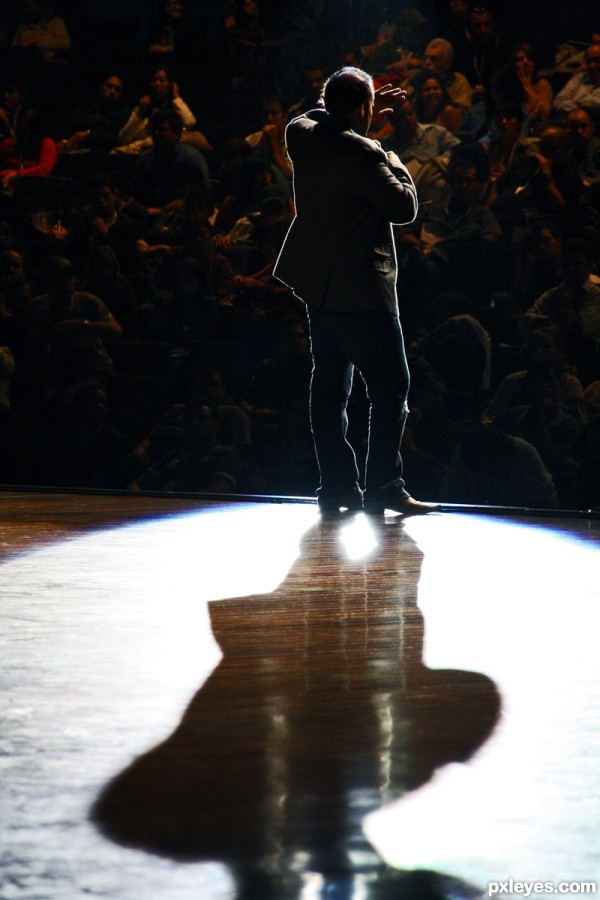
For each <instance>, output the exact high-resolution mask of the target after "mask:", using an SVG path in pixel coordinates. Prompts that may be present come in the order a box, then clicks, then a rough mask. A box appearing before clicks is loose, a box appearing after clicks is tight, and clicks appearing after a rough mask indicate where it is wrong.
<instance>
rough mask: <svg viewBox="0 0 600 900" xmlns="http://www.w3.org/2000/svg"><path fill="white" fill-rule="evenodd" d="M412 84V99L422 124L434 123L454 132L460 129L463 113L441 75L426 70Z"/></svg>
mask: <svg viewBox="0 0 600 900" xmlns="http://www.w3.org/2000/svg"><path fill="white" fill-rule="evenodd" d="M412 85H413V87H414V93H413V95H412V97H411V99H412V102H413V105H414V108H415V112H416V114H417V119H418V121H419V122H421V124H429V123H433V124H434V125H440V126H442V127H443V128H446V129H447V130H448V131H451V132H453V133H454V132H456V131H460V126H461V122H462V120H463V113H462V112H460V110H458V109H457V107H456V106H454V104H453V103H451V101H450V97H449V96H448V92H447V90H446V87H445V85H444V83H443V81H442V79H441V78H440V76H439V75H436V74H435V73H434V72H424V73H423V74H421V76H419V77H418V78H415V79H414V80H413V81H412ZM401 108H402V107H400V109H401Z"/></svg>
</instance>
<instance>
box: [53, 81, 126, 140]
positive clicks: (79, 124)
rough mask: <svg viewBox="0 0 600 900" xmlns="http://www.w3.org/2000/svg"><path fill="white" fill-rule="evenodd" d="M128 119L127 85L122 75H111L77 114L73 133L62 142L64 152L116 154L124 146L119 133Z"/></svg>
mask: <svg viewBox="0 0 600 900" xmlns="http://www.w3.org/2000/svg"><path fill="white" fill-rule="evenodd" d="M127 115H128V114H127V108H126V106H125V104H124V99H123V81H122V80H121V78H120V76H119V75H110V74H109V75H107V76H106V78H104V79H103V80H102V82H101V83H100V85H99V87H98V89H97V91H95V92H94V94H93V95H92V97H90V98H89V99H87V100H86V101H84V103H82V105H81V106H79V108H78V109H76V110H75V113H74V115H73V121H72V124H73V129H74V130H73V133H72V134H71V135H70V136H69V137H68V138H65V140H63V141H62V142H61V144H60V149H61V150H63V151H70V150H77V149H81V148H85V149H89V150H112V149H113V148H114V147H116V146H117V145H118V144H119V143H120V139H119V131H120V130H121V128H122V127H123V126H124V124H125V122H126V121H127Z"/></svg>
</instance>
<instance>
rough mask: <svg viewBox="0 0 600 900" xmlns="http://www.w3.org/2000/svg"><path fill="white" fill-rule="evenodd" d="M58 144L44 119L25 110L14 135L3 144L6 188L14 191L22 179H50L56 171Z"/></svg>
mask: <svg viewBox="0 0 600 900" xmlns="http://www.w3.org/2000/svg"><path fill="white" fill-rule="evenodd" d="M57 160H58V153H57V149H56V143H55V141H54V140H53V138H51V137H49V136H48V134H47V132H46V128H45V123H44V119H43V116H42V114H41V113H40V112H38V111H37V110H34V109H27V110H25V111H24V112H23V113H22V114H21V115H20V116H19V118H18V119H17V123H16V127H15V136H14V137H12V138H6V139H5V140H4V141H2V143H0V179H1V180H2V184H3V185H4V187H5V189H13V190H14V188H15V187H16V186H17V183H18V181H19V179H20V178H22V177H23V176H38V177H48V176H49V175H52V173H53V172H54V170H55V168H56V163H57Z"/></svg>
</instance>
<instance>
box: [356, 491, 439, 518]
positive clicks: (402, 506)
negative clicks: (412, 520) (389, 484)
mask: <svg viewBox="0 0 600 900" xmlns="http://www.w3.org/2000/svg"><path fill="white" fill-rule="evenodd" d="M440 508H441V504H440V503H425V502H424V501H423V500H415V498H414V497H410V496H406V497H402V498H401V499H399V500H392V501H390V502H389V503H386V504H385V506H383V507H382V506H369V505H368V504H365V512H367V513H371V514H372V515H381V514H382V513H384V512H385V510H386V509H389V510H391V511H392V512H398V513H402V515H403V516H424V515H426V514H427V513H430V512H435V511H436V510H437V509H440Z"/></svg>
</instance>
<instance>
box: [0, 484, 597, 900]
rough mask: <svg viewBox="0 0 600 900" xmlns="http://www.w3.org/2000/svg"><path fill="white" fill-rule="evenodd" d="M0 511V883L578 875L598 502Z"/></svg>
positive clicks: (24, 502) (6, 889) (108, 499)
mask: <svg viewBox="0 0 600 900" xmlns="http://www.w3.org/2000/svg"><path fill="white" fill-rule="evenodd" d="M0 503H1V505H2V512H3V515H2V519H1V523H0V563H1V566H2V569H1V573H0V576H1V577H0V688H1V690H0V721H1V730H0V835H1V841H0V897H1V898H2V900H10V898H28V900H29V898H31V900H33V898H35V900H51V898H57V900H71V898H80V897H81V898H83V897H94V898H117V900H123V898H127V900H162V898H165V900H171V898H173V900H180V898H184V900H185V898H195V900H234V898H235V900H238V898H252V900H313V898H314V900H316V898H319V900H321V898H323V900H325V898H335V900H372V898H388V897H389V898H407V900H413V898H424V900H429V898H446V897H447V898H450V897H452V898H462V897H477V896H480V895H485V896H487V895H488V894H490V888H489V884H490V882H495V883H496V884H497V885H498V887H497V888H496V889H497V891H498V892H501V893H504V895H505V896H508V888H509V887H513V886H514V885H513V886H511V885H508V886H507V883H508V882H509V880H510V879H513V881H523V882H544V884H545V885H548V884H553V885H556V886H558V885H559V883H569V884H570V885H571V886H572V892H573V893H583V892H586V891H587V892H590V891H591V889H590V888H583V889H582V888H581V882H592V883H594V885H595V886H596V892H598V893H600V765H599V761H600V709H599V704H598V701H599V699H600V698H599V690H598V688H599V685H600V659H599V654H598V642H599V636H600V629H599V624H600V579H599V574H600V564H599V563H600V521H599V520H598V519H597V518H585V517H582V518H578V517H568V518H567V517H566V518H563V519H561V518H560V517H541V518H536V517H534V516H530V517H527V516H518V515H515V516H514V517H513V516H511V515H509V514H508V513H505V514H504V515H489V514H487V515H486V514H485V512H486V511H484V510H482V511H481V513H476V512H473V511H470V512H465V511H460V510H454V511H450V512H441V513H435V514H433V515H430V516H427V517H423V518H412V519H407V520H403V519H402V517H400V516H386V517H385V518H383V517H382V518H381V519H372V518H366V517H364V516H356V517H344V516H340V517H336V518H326V519H319V517H318V514H317V511H316V507H315V506H314V505H313V504H311V503H301V502H297V503H292V502H282V503H243V502H214V503H212V504H211V503H205V502H200V501H197V500H191V499H185V500H183V499H175V498H172V499H169V498H159V497H156V498H148V497H143V496H135V495H132V496H126V495H123V496H106V495H82V494H53V493H28V492H22V493H18V492H6V493H4V494H1V495H0ZM501 883H502V886H501V887H500V885H501ZM494 889H495V888H494V885H492V888H491V890H492V892H493V890H494ZM557 890H558V888H557ZM563 890H564V889H562V890H561V893H562V894H563V896H564V893H563ZM536 891H537V893H536ZM517 893H519V891H518V889H517V891H516V893H515V896H516V895H517ZM520 894H521V895H522V894H523V891H521V892H520ZM542 895H544V896H547V888H544V890H543V891H541V892H540V888H539V885H538V888H536V889H535V890H533V888H530V889H529V896H531V897H536V896H542Z"/></svg>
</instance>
